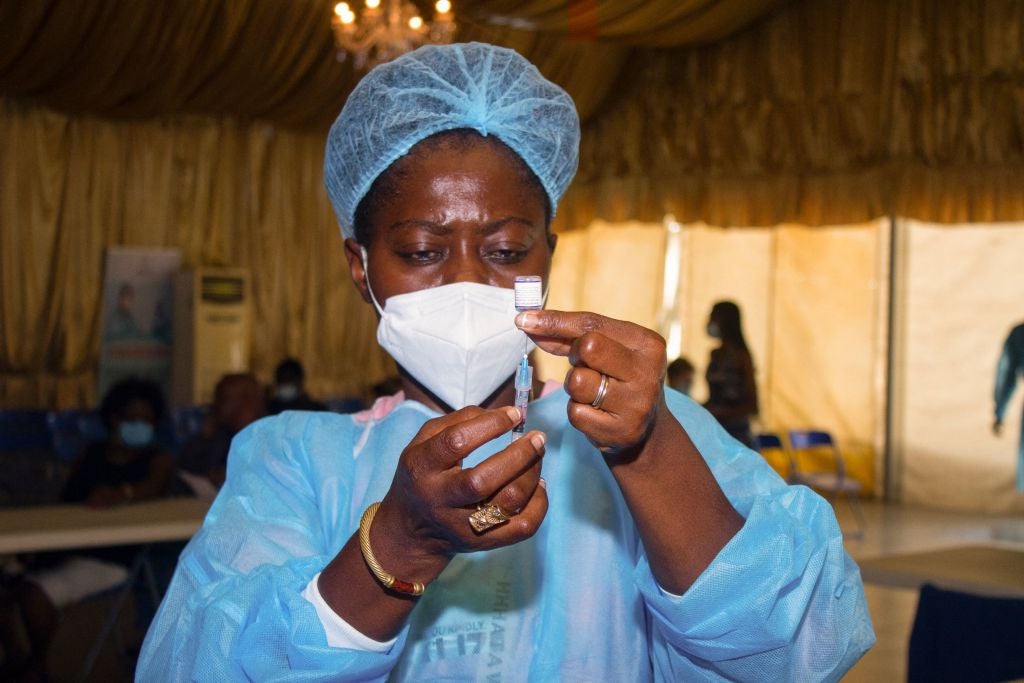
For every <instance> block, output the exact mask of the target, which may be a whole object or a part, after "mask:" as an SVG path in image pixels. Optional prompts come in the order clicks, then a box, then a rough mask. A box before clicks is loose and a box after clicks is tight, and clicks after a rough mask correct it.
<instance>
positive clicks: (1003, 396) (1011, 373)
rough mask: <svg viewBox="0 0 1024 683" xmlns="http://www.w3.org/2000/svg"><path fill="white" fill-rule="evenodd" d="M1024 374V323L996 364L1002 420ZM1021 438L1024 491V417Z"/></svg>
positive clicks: (1019, 454) (1021, 488) (1020, 481)
mask: <svg viewBox="0 0 1024 683" xmlns="http://www.w3.org/2000/svg"><path fill="white" fill-rule="evenodd" d="M1020 376H1024V324H1021V325H1017V327H1015V328H1013V329H1012V330H1011V331H1010V334H1009V336H1007V337H1006V341H1005V342H1004V343H1003V352H1002V353H1001V354H1000V355H999V365H998V366H996V392H995V393H996V396H995V398H996V419H997V420H999V421H1000V422H1002V420H1003V418H1004V417H1005V416H1006V408H1007V406H1008V405H1009V403H1010V398H1011V397H1012V396H1013V390H1014V388H1016V386H1017V378H1018V377H1020ZM1020 430H1021V431H1020V440H1019V441H1018V444H1017V490H1018V491H1024V417H1022V418H1021V421H1020Z"/></svg>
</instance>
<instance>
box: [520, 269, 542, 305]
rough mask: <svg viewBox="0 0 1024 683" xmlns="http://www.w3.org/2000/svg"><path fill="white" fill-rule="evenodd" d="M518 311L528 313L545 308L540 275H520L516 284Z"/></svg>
mask: <svg viewBox="0 0 1024 683" xmlns="http://www.w3.org/2000/svg"><path fill="white" fill-rule="evenodd" d="M515 301H516V310H517V311H528V310H531V309H537V308H542V307H543V306H544V291H543V286H542V283H541V279H540V275H519V276H517V277H516V282H515Z"/></svg>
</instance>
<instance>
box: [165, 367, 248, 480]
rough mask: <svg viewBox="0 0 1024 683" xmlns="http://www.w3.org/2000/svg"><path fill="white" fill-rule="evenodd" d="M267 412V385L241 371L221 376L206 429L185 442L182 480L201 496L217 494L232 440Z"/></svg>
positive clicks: (182, 459)
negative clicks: (265, 389) (264, 385)
mask: <svg viewBox="0 0 1024 683" xmlns="http://www.w3.org/2000/svg"><path fill="white" fill-rule="evenodd" d="M266 414H267V404H266V397H265V396H264V393H263V387H262V386H261V385H260V383H259V381H258V380H257V379H256V378H255V377H254V376H253V375H251V374H250V373H238V374H232V375H224V376H223V377H221V379H220V381H219V382H217V387H216V388H215V389H214V391H213V403H211V404H210V412H209V413H208V414H207V416H206V421H205V422H204V423H203V427H202V429H201V430H200V432H199V434H196V435H195V436H194V437H192V438H191V439H190V440H189V441H188V442H187V443H186V444H185V447H184V448H183V449H182V452H181V456H180V457H179V458H178V467H179V468H180V470H181V472H180V474H181V476H182V479H184V480H185V482H186V483H187V484H188V485H189V486H190V487H191V488H192V490H193V492H194V493H195V494H196V495H197V496H199V497H205V495H204V494H205V493H209V492H211V491H212V492H214V493H215V492H216V489H217V488H220V485H221V484H223V483H224V473H225V470H226V468H227V460H228V449H230V448H231V439H233V438H235V434H237V433H238V432H240V431H242V429H244V428H245V427H247V426H249V424H250V423H252V422H255V421H256V420H258V419H260V418H261V417H263V416H264V415H266ZM190 475H191V476H190ZM194 477H202V478H205V479H206V480H208V481H209V482H210V483H211V484H212V485H213V487H214V488H210V487H205V486H202V485H201V484H200V483H199V482H196V481H195V479H194ZM211 498H212V496H211Z"/></svg>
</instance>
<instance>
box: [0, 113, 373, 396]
mask: <svg viewBox="0 0 1024 683" xmlns="http://www.w3.org/2000/svg"><path fill="white" fill-rule="evenodd" d="M322 148H323V141H322V136H321V135H319V134H307V133H289V132H284V131H280V130H277V129H274V128H272V127H270V126H267V125H258V124H250V125H241V124H238V123H235V122H232V121H231V120H229V119H207V118H195V119H179V120H168V121H160V122H142V123H126V122H109V121H102V120H96V119H92V118H89V117H69V116H66V115H61V114H54V113H51V112H47V111H45V110H40V109H36V108H26V107H23V106H19V105H16V104H13V103H11V102H9V101H0V158H2V159H3V162H2V163H3V173H2V175H0V180H2V186H0V188H2V189H0V228H2V229H0V277H2V280H0V286H2V289H0V405H3V406H8V407H10V406H16V405H26V406H52V407H64V406H75V405H89V404H92V403H94V401H95V399H96V397H95V396H94V386H95V372H96V363H97V357H98V353H99V315H100V308H101V306H100V290H101V278H102V272H103V268H102V265H103V250H104V248H105V247H107V246H111V245H137V246H175V247H178V248H180V249H181V251H182V256H183V261H184V264H185V265H186V266H195V265H200V264H204V265H230V266H245V267H248V268H249V269H250V270H251V272H252V275H253V285H254V287H253V290H254V291H253V295H254V296H253V298H254V306H255V325H254V330H255V333H254V335H253V348H252V358H253V369H254V370H256V371H257V372H258V373H259V374H260V375H261V376H262V377H263V378H264V379H267V378H269V374H270V372H271V371H272V369H273V367H274V365H275V364H276V362H277V361H278V360H279V359H280V358H281V357H282V356H283V355H285V354H292V355H295V356H297V357H299V358H301V359H302V360H303V361H304V362H305V363H306V365H307V368H308V374H309V376H310V379H311V389H312V391H313V392H315V393H316V394H319V395H321V396H327V395H337V394H349V393H355V392H359V391H361V390H362V389H364V387H365V386H366V385H367V384H368V383H371V382H372V381H374V380H376V379H380V378H382V377H383V376H384V375H385V374H387V373H388V372H390V369H389V366H388V362H386V361H385V358H384V356H383V354H382V353H381V352H380V351H379V350H378V349H377V347H376V343H375V341H374V334H373V331H374V329H375V322H374V317H373V315H372V309H371V307H370V306H368V305H366V304H364V303H363V302H362V300H361V299H360V298H358V296H356V294H355V289H354V287H353V286H352V284H351V282H350V281H349V276H348V270H347V266H346V264H345V262H344V258H343V253H342V247H341V238H340V235H339V234H338V229H337V223H336V221H335V219H334V216H333V214H332V212H331V210H330V208H329V205H328V202H327V199H326V196H325V192H324V190H323V189H322V181H321V173H320V171H319V167H320V164H322V158H323V157H322V154H323V151H322Z"/></svg>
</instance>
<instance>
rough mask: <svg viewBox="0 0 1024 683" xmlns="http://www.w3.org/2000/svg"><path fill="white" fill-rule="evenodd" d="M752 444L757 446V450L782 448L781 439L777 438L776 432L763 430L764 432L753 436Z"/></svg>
mask: <svg viewBox="0 0 1024 683" xmlns="http://www.w3.org/2000/svg"><path fill="white" fill-rule="evenodd" d="M754 445H755V446H757V450H759V451H760V450H764V449H766V448H778V449H779V450H784V448H783V446H782V439H781V438H779V435H778V434H773V433H771V432H765V433H764V434H757V435H756V436H754Z"/></svg>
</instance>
